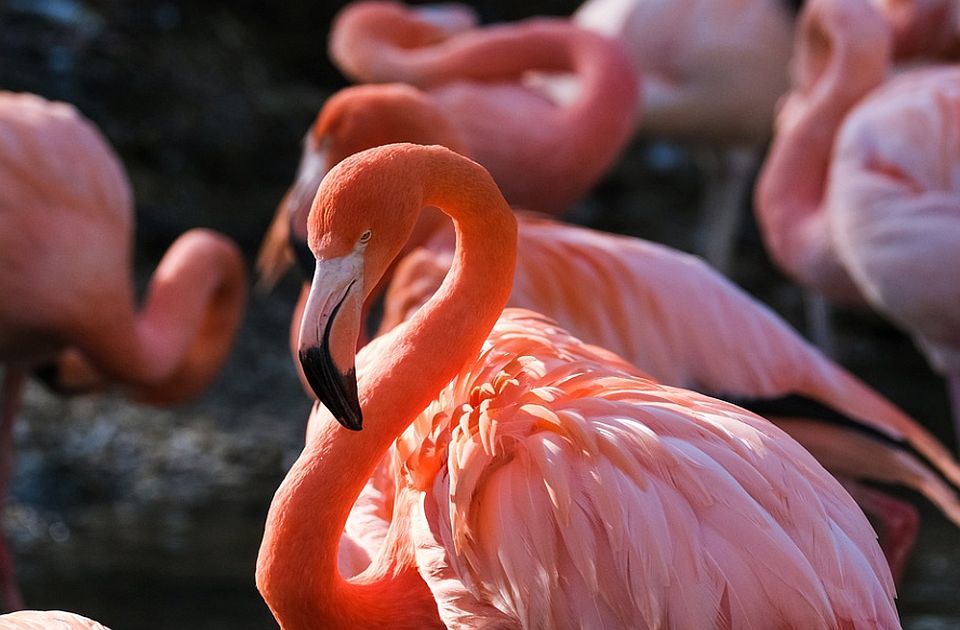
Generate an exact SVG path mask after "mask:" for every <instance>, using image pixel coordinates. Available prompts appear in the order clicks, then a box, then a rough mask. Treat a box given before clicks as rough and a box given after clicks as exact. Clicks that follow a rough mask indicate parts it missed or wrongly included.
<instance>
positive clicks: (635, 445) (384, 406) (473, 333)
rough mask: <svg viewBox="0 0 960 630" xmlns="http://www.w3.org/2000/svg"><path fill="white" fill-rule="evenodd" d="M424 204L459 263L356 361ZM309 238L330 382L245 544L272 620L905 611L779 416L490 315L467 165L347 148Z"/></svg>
mask: <svg viewBox="0 0 960 630" xmlns="http://www.w3.org/2000/svg"><path fill="white" fill-rule="evenodd" d="M425 205H432V206H436V207H439V208H441V209H442V210H443V211H444V212H446V213H448V214H449V215H450V216H451V217H452V218H453V220H454V221H455V223H456V226H457V240H458V249H457V254H456V257H455V262H454V266H453V268H452V270H451V272H450V275H449V276H448V278H447V280H446V281H445V283H444V285H443V286H442V287H441V289H440V291H439V292H438V293H437V295H436V296H435V297H434V298H432V299H431V301H430V302H428V304H427V305H426V306H425V307H424V308H423V309H421V310H420V311H419V312H418V313H417V315H415V316H414V317H413V318H412V319H411V320H409V321H408V322H405V323H404V324H402V325H400V326H399V327H397V328H395V329H394V330H393V331H391V332H390V333H388V334H386V335H384V336H382V337H380V338H378V339H376V340H374V341H373V342H371V343H370V344H369V345H367V346H366V347H364V348H363V349H362V350H361V351H360V353H359V355H358V356H357V357H356V365H357V367H358V368H359V369H358V370H356V371H355V369H354V362H355V357H354V354H355V348H356V341H357V337H358V333H359V328H360V311H361V305H362V303H363V300H364V298H365V296H366V295H367V294H369V292H370V291H371V290H372V289H373V288H374V286H375V285H376V284H377V282H378V281H379V277H380V275H381V274H382V273H383V272H384V270H385V269H386V268H387V266H388V265H389V264H390V262H391V261H392V259H393V257H394V256H395V255H396V253H397V251H398V250H399V249H400V248H401V247H402V245H403V244H404V242H405V241H406V237H407V235H408V234H409V232H410V231H411V229H412V228H413V225H414V223H415V221H416V219H417V217H418V215H419V213H420V209H421V208H422V207H423V206H425ZM309 242H310V246H311V250H312V251H313V253H314V254H315V256H316V259H317V264H316V272H315V276H314V282H313V286H312V289H311V294H310V298H309V301H308V303H307V306H306V309H305V312H304V319H303V327H302V330H301V337H300V356H301V361H302V362H303V364H304V371H305V373H306V374H307V375H308V376H309V378H310V379H311V384H312V385H313V387H314V388H315V390H317V393H318V395H319V397H320V399H321V400H322V401H323V404H324V405H326V408H324V407H321V406H316V407H315V408H314V414H313V416H314V418H313V421H314V422H316V423H319V424H318V428H317V429H316V433H315V435H314V437H313V439H311V440H310V441H309V442H308V443H307V445H306V447H305V449H304V451H303V453H301V455H300V457H299V458H298V459H297V461H296V462H295V463H294V465H293V467H292V468H291V470H290V471H289V473H288V474H287V477H286V479H285V480H284V482H283V483H282V484H281V486H280V488H279V489H278V491H277V493H276V496H275V497H274V500H273V502H272V504H271V507H270V511H269V514H268V517H267V524H266V528H265V531H264V539H263V542H262V545H261V548H260V554H259V557H258V561H257V585H258V588H259V589H260V592H261V594H262V595H263V597H264V599H265V600H266V602H267V604H268V605H269V606H270V608H271V610H272V611H273V614H274V616H275V617H276V618H277V620H278V621H279V623H280V626H281V627H282V628H285V629H287V630H294V629H296V628H314V627H318V626H322V627H331V628H340V627H342V628H357V627H394V628H428V627H442V626H443V625H447V626H451V625H462V624H464V623H469V624H471V625H474V626H477V625H480V624H482V623H486V624H490V625H491V627H492V626H494V625H496V626H498V627H524V628H533V627H554V628H562V627H624V628H628V627H659V626H666V625H668V624H669V625H671V626H676V627H690V628H694V627H712V626H719V627H739V626H741V625H757V626H761V625H764V624H766V623H769V620H770V619H771V618H773V619H777V620H778V622H779V623H781V624H783V625H785V626H792V627H817V628H841V627H850V628H898V627H899V622H898V620H897V613H896V610H895V607H894V603H893V581H892V579H891V577H890V574H889V569H888V568H887V566H886V564H885V562H884V560H883V556H882V554H881V552H880V548H879V546H877V544H876V540H875V536H874V534H873V532H872V530H871V529H870V526H869V524H868V523H867V521H866V519H865V518H864V517H863V514H862V513H861V512H860V511H859V509H858V508H857V507H856V504H855V503H854V502H853V501H852V500H851V499H850V497H849V495H847V494H846V493H845V492H844V491H843V489H842V488H841V487H840V485H839V484H838V483H837V482H836V480H834V479H833V478H832V477H831V476H830V475H828V474H827V473H826V472H825V471H824V470H823V469H822V468H821V467H820V466H819V465H818V464H817V463H816V461H815V460H814V459H813V458H812V457H811V456H810V455H809V454H808V453H807V452H806V451H804V450H803V449H802V448H801V447H800V446H799V445H798V444H796V443H795V442H793V440H791V439H790V438H789V437H788V436H787V435H786V434H784V433H783V432H781V431H780V430H778V429H777V428H776V427H774V426H773V425H771V424H770V423H768V422H766V421H764V420H763V419H761V418H759V417H757V416H754V415H752V414H750V413H748V412H745V411H743V410H741V409H739V408H737V407H735V406H733V405H730V404H728V403H724V402H721V401H718V400H714V399H711V398H708V397H706V396H702V395H700V394H696V393H693V392H690V391H686V390H681V389H675V388H671V387H667V386H662V385H659V384H657V383H656V382H654V381H651V380H648V379H646V378H643V377H642V376H641V375H640V373H639V372H638V371H637V370H636V369H635V368H633V367H632V366H630V365H629V364H627V363H625V362H624V361H622V360H621V359H619V358H617V357H616V356H615V355H613V354H611V353H609V352H606V351H604V350H602V349H600V348H597V347H594V346H588V345H585V344H583V343H581V342H579V341H578V340H576V339H575V338H573V337H571V336H569V335H568V334H567V333H565V332H563V331H562V330H561V329H560V328H559V327H557V326H556V325H555V324H554V323H553V322H551V321H549V320H547V319H545V318H544V317H542V316H539V315H537V314H535V313H532V312H530V311H524V310H519V309H517V310H508V311H505V312H503V315H502V316H501V312H502V309H503V306H504V305H505V304H506V302H507V299H508V297H509V294H510V290H511V285H512V281H511V276H512V274H513V270H514V262H515V256H516V222H515V220H514V218H513V214H512V212H511V210H510V208H509V206H508V205H507V204H506V202H505V200H504V199H503V197H502V195H501V194H500V193H499V191H498V189H497V187H496V185H495V184H494V183H493V180H492V178H491V177H490V176H489V174H488V173H487V172H486V171H484V170H483V168H482V167H480V166H478V165H476V164H475V163H472V162H470V161H469V160H467V159H466V158H464V157H462V156H460V155H458V154H456V153H454V152H452V151H449V150H447V149H444V148H442V147H422V146H419V145H389V146H386V147H379V148H377V149H372V150H370V151H367V152H364V153H361V154H358V155H356V156H353V157H351V158H348V159H347V160H344V161H343V162H341V163H340V164H339V165H338V166H337V167H335V168H334V170H333V171H331V173H330V176H329V177H327V178H326V179H325V180H324V183H323V185H322V186H321V188H320V190H319V192H318V194H317V199H316V201H315V204H314V208H313V210H312V212H311V214H310V226H309ZM361 401H362V402H361ZM327 409H329V411H327ZM331 416H332V418H331ZM334 419H336V421H337V422H339V423H340V424H342V425H343V427H346V428H348V429H352V431H344V430H343V429H342V428H341V427H339V426H337V423H336V422H334ZM364 423H365V425H366V426H365V430H364V431H361V432H359V433H357V432H355V431H357V430H359V429H360V428H361V426H363V424H364ZM401 434H402V435H401ZM395 440H396V446H395V448H394V450H392V451H390V450H389V449H390V445H391V443H394V441H395ZM385 455H386V456H387V457H388V458H389V459H390V460H391V465H392V470H394V475H395V476H394V478H395V480H396V482H397V492H396V495H395V497H394V513H393V518H392V521H391V527H390V531H389V534H388V539H387V541H386V542H385V544H384V546H383V548H382V550H381V553H379V554H378V555H377V557H376V558H375V559H374V561H373V562H372V563H371V565H370V566H369V567H368V568H367V569H366V570H365V571H364V572H363V573H361V574H360V575H359V576H356V577H355V578H353V579H352V580H349V581H347V580H344V579H343V578H342V577H341V576H340V575H339V574H338V569H337V564H336V562H337V552H336V549H337V543H338V540H339V538H340V535H341V531H342V530H343V527H344V523H345V522H346V520H347V516H348V514H349V512H350V509H351V506H352V505H353V503H354V500H355V499H356V497H357V496H358V494H359V493H360V491H361V489H362V488H363V486H364V484H365V483H366V481H367V479H369V478H370V476H371V474H372V473H373V472H374V471H375V469H376V468H377V465H378V463H379V462H380V460H381V459H382V458H383V457H384V456H385ZM318 510H320V511H321V512H319V513H318ZM318 514H322V517H320V518H318Z"/></svg>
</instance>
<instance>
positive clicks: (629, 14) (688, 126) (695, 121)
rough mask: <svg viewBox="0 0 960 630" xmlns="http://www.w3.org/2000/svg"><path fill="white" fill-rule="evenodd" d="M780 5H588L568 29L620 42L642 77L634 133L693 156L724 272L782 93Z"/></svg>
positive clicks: (707, 240) (784, 23)
mask: <svg viewBox="0 0 960 630" xmlns="http://www.w3.org/2000/svg"><path fill="white" fill-rule="evenodd" d="M788 4H789V3H788V2H785V1H784V0H587V1H586V2H584V3H583V4H582V5H581V6H580V8H579V9H577V11H576V12H575V13H574V14H573V16H572V19H573V21H574V22H575V23H576V24H578V25H580V26H582V27H584V28H588V29H591V30H594V31H597V32H599V33H602V34H604V35H607V36H610V37H615V38H617V39H619V40H620V41H622V42H623V44H624V47H625V48H626V50H627V53H628V54H629V55H630V58H631V60H632V61H633V63H634V65H635V66H636V68H637V69H638V71H639V72H640V73H641V74H642V76H643V81H644V91H643V95H642V97H643V100H642V103H641V109H642V116H639V115H638V116H637V118H636V128H637V133H638V134H639V135H642V136H644V137H654V138H669V139H671V140H673V141H677V142H680V143H682V144H686V145H692V146H693V147H695V148H696V149H697V150H696V151H695V153H694V155H695V156H696V158H697V162H698V163H699V165H700V167H701V170H702V172H703V174H704V180H705V181H704V186H705V188H704V191H703V194H702V195H701V203H700V217H701V219H700V221H701V225H700V227H699V228H698V234H699V236H700V238H701V240H702V243H701V245H700V249H701V251H702V253H703V255H704V257H705V258H706V259H707V260H708V261H709V262H710V263H711V264H713V265H714V266H715V267H717V268H718V269H720V270H721V271H724V272H727V271H729V270H730V268H731V266H732V261H733V254H734V245H735V243H736V237H737V233H738V231H739V224H740V220H741V217H742V215H743V206H744V202H745V200H746V199H747V198H748V197H749V191H750V184H751V181H752V179H753V177H754V175H755V173H756V170H757V168H758V166H759V164H760V156H761V155H762V153H763V149H764V146H765V145H766V144H767V142H768V141H769V139H770V135H771V132H772V128H773V115H774V111H775V109H776V103H777V100H778V99H779V98H780V97H781V96H782V95H783V94H784V93H785V92H786V91H787V89H788V87H789V78H788V75H787V68H788V63H789V59H790V52H791V43H792V41H793V23H794V16H793V14H792V11H791V9H790V8H789V7H788Z"/></svg>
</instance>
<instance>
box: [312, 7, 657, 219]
mask: <svg viewBox="0 0 960 630" xmlns="http://www.w3.org/2000/svg"><path fill="white" fill-rule="evenodd" d="M438 40H439V41H438ZM329 52H330V57H331V59H332V60H333V61H334V62H335V63H336V64H337V65H338V66H339V67H340V69H341V71H343V72H344V74H345V75H347V76H348V77H349V78H351V79H353V80H356V81H364V82H377V83H382V82H393V81H400V82H404V83H409V84H411V85H415V86H417V87H420V88H422V89H425V90H427V91H429V93H430V96H431V97H432V98H433V99H435V101H436V102H437V104H438V106H439V107H441V108H442V109H443V111H444V113H445V114H447V116H448V117H449V118H450V121H451V124H453V125H454V126H455V127H456V128H457V130H458V131H459V132H460V134H461V135H462V138H463V141H464V143H465V145H466V149H467V155H470V156H471V157H472V158H473V159H475V160H477V161H478V162H479V163H481V164H483V165H484V166H485V167H486V168H487V169H488V170H489V171H490V172H491V173H492V174H493V176H494V177H495V178H496V180H497V182H498V183H499V184H500V186H501V187H502V188H503V191H504V194H505V195H506V197H507V199H508V200H509V201H510V203H511V204H514V205H517V206H520V207H524V208H529V209H531V210H536V211H539V212H546V213H549V214H560V213H562V212H566V211H567V210H568V209H569V208H570V206H571V205H573V203H574V202H575V201H577V200H578V199H579V198H580V197H582V196H583V195H584V194H585V193H586V191H587V190H588V189H589V188H590V187H591V186H593V184H595V183H596V181H597V180H598V179H599V178H600V177H601V176H602V175H603V173H605V172H606V170H607V169H608V168H609V167H610V166H611V165H612V164H613V163H614V161H615V160H616V159H617V157H618V156H619V155H620V153H621V152H622V151H623V149H624V148H625V147H626V145H627V142H628V141H629V139H630V132H631V129H632V128H633V122H634V117H635V115H636V113H635V112H636V110H637V109H638V101H639V80H638V78H637V76H636V72H635V70H634V69H633V66H632V64H631V63H630V61H629V60H628V59H627V56H626V54H625V52H624V51H623V49H622V47H621V46H620V45H619V43H617V42H615V41H613V40H610V39H608V38H605V37H601V36H599V35H596V34H594V33H591V32H589V31H585V30H583V29H579V28H577V27H576V26H574V25H572V24H570V23H569V22H568V21H565V20H556V19H554V20H551V19H546V18H540V19H531V20H527V21H524V22H519V23H516V24H504V25H496V26H491V27H487V28H482V29H474V30H469V31H466V32H463V33H459V34H454V35H451V34H450V33H449V32H447V31H443V30H440V29H438V28H437V27H435V26H434V25H433V23H432V22H430V21H428V20H425V19H424V18H423V17H422V14H421V12H420V11H417V10H414V9H410V8H407V7H405V6H404V5H402V4H398V3H393V2H380V1H367V2H355V3H352V4H350V5H348V6H347V7H346V8H344V9H343V10H342V11H341V12H340V14H338V16H337V17H336V18H335V20H334V23H333V26H332V27H331V30H330V42H329ZM531 71H540V72H557V73H573V74H574V75H575V76H576V77H577V78H578V80H579V81H580V83H581V89H580V90H579V93H578V95H577V97H576V98H575V99H572V100H571V102H569V103H568V104H566V105H564V106H558V105H557V104H555V103H554V102H552V101H551V100H549V99H548V98H547V97H546V96H545V95H544V94H542V93H541V91H540V90H537V89H535V88H532V87H530V86H529V85H527V84H526V83H525V81H524V76H525V74H526V73H529V72H531Z"/></svg>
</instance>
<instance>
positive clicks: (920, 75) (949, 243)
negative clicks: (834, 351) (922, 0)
mask: <svg viewBox="0 0 960 630" xmlns="http://www.w3.org/2000/svg"><path fill="white" fill-rule="evenodd" d="M958 122H960V68H958V67H956V66H954V67H942V68H939V69H929V70H917V71H912V72H910V73H907V74H904V75H901V76H899V77H897V78H895V79H892V80H891V81H889V82H888V83H887V84H885V85H883V86H882V87H881V88H879V89H877V90H875V91H873V92H871V93H870V95H869V96H868V97H867V98H866V99H864V100H863V102H862V103H860V104H859V105H858V106H857V107H856V109H855V110H854V111H853V112H851V114H850V115H849V116H848V118H847V120H846V122H845V123H844V126H843V129H842V131H841V132H840V135H839V137H838V138H837V144H836V147H835V150H834V159H833V163H832V164H831V172H830V176H831V179H832V181H833V182H837V184H838V185H833V186H831V187H830V191H829V199H828V203H827V208H828V210H827V212H828V220H829V225H830V228H831V233H832V234H833V239H834V242H835V244H836V248H837V254H838V256H839V258H840V260H841V261H842V262H843V263H844V264H845V266H846V268H847V270H848V271H849V273H850V275H851V276H852V278H853V280H854V281H855V282H856V284H857V287H858V289H859V290H860V291H861V293H862V295H863V296H864V298H865V299H866V301H867V302H868V303H869V304H870V305H871V306H873V307H874V308H875V309H876V310H878V311H879V312H881V313H883V314H884V315H885V316H887V317H888V318H890V319H891V320H892V321H893V322H894V323H896V324H897V325H899V326H901V327H902V328H904V329H905V330H907V331H908V332H909V333H910V334H911V336H913V338H914V339H915V340H916V342H917V345H918V346H919V347H920V349H921V350H922V351H923V352H924V354H925V355H926V357H927V359H928V360H929V362H930V364H931V366H932V367H933V368H934V369H935V370H936V371H938V372H939V373H940V374H942V375H943V376H944V377H945V378H946V380H947V386H948V389H949V391H950V393H951V399H952V402H953V411H954V422H955V430H956V435H957V436H958V437H960V248H958V247H957V243H958V242H960V174H958V173H960V169H958V167H960V129H958ZM840 182H842V185H839V184H840Z"/></svg>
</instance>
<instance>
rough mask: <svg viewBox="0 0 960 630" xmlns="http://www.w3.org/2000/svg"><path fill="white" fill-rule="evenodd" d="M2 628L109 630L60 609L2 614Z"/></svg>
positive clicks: (27, 629)
mask: <svg viewBox="0 0 960 630" xmlns="http://www.w3.org/2000/svg"><path fill="white" fill-rule="evenodd" d="M0 630H109V628H107V627H106V626H103V625H101V624H99V623H97V622H96V621H93V620H92V619H87V618H86V617H81V616H80V615H76V614H74V613H68V612H63V611H60V610H21V611H19V612H14V613H8V614H6V615H0Z"/></svg>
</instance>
